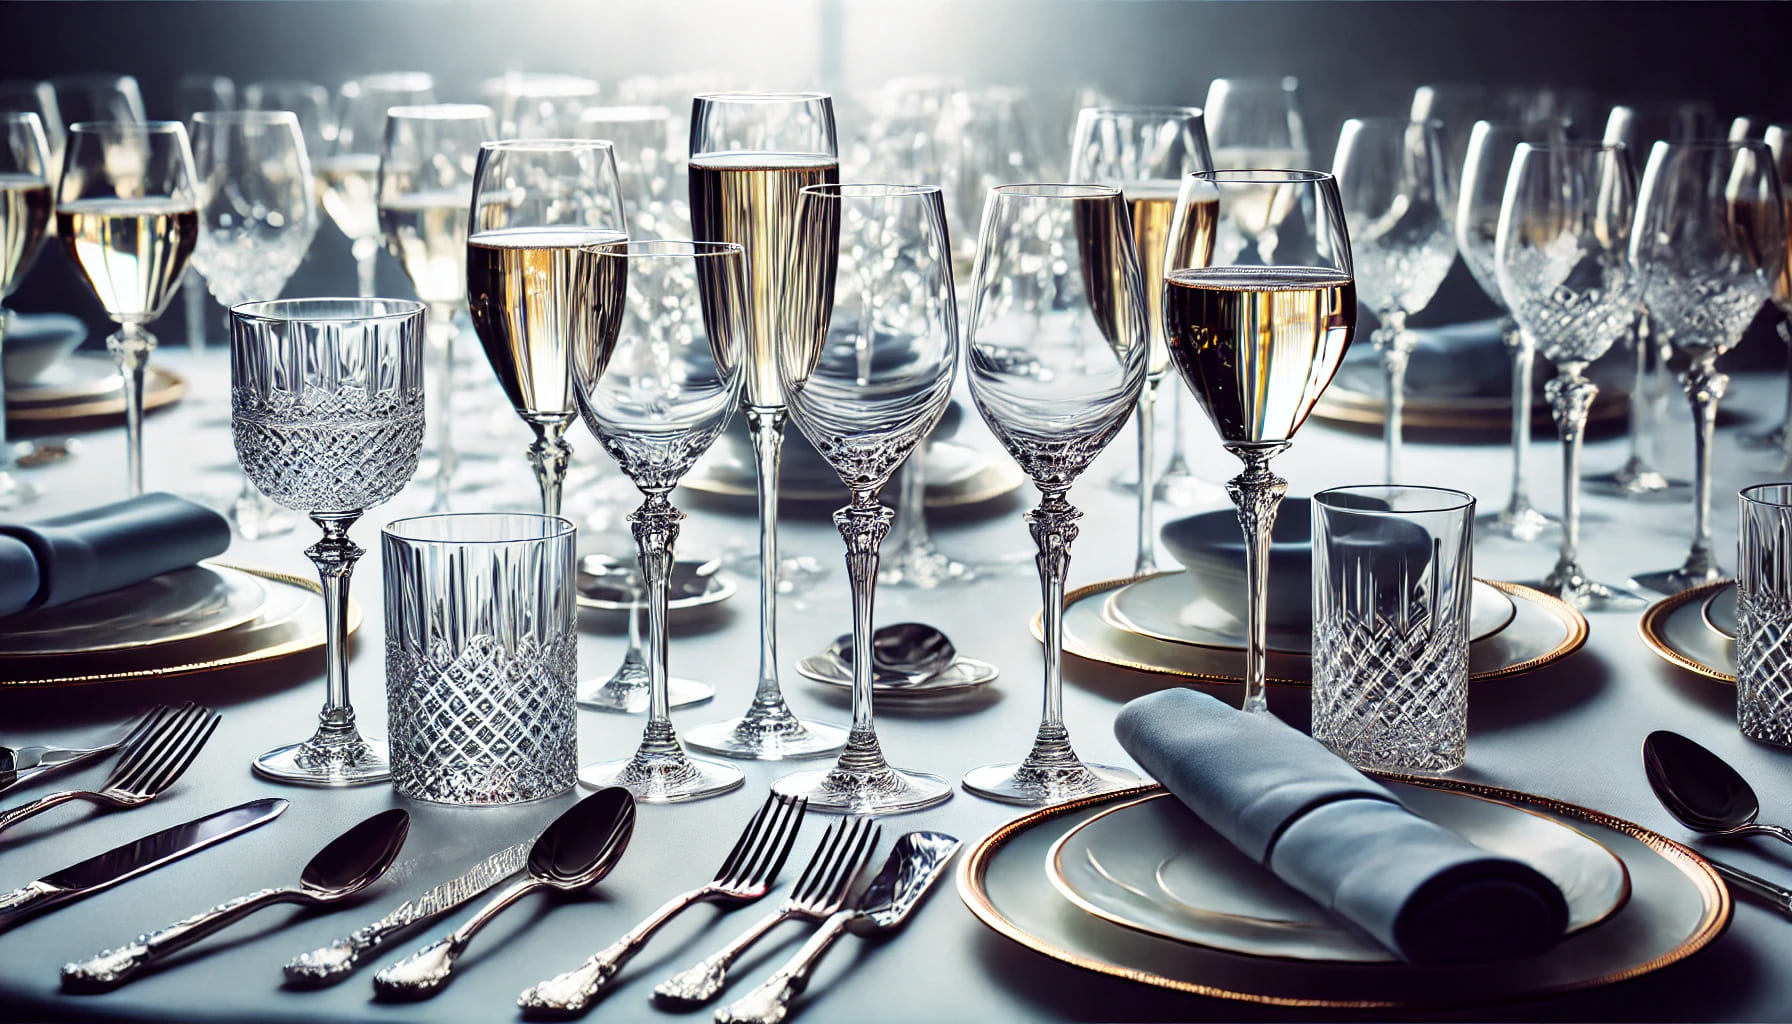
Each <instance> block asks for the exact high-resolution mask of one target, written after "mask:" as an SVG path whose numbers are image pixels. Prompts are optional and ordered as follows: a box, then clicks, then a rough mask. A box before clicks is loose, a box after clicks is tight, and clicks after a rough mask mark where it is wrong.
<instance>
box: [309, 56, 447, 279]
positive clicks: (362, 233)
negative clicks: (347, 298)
mask: <svg viewBox="0 0 1792 1024" xmlns="http://www.w3.org/2000/svg"><path fill="white" fill-rule="evenodd" d="M433 102H435V82H434V80H433V79H431V78H430V77H429V76H428V75H427V74H424V73H423V72H421V71H388V72H384V73H381V74H376V75H366V76H364V77H361V78H356V79H351V80H350V81H347V82H344V83H343V84H342V88H341V89H339V90H337V92H336V113H335V116H334V117H333V118H332V120H331V122H330V124H331V128H330V132H331V134H330V145H329V147H328V148H327V149H325V150H324V151H323V152H322V153H321V154H320V155H319V156H318V157H317V159H316V160H315V161H314V164H315V166H316V170H317V185H318V192H319V196H320V200H321V201H322V203H323V207H324V212H325V213H327V214H329V215H330V219H331V220H332V221H335V222H336V226H337V227H338V228H339V229H341V231H342V233H343V234H344V235H347V236H348V239H349V242H350V243H351V244H352V246H353V248H352V250H351V251H352V252H353V253H354V257H355V279H356V282H357V293H356V294H358V295H360V296H361V297H362V298H364V299H365V298H371V297H372V296H373V293H374V271H375V269H376V268H377V267H378V265H379V255H380V211H379V202H378V200H377V198H376V196H377V192H376V190H375V186H376V185H377V183H378V179H379V169H380V147H381V146H382V145H383V144H384V141H385V138H386V112H387V111H388V110H391V109H392V108H393V107H400V106H416V105H419V104H425V103H433Z"/></svg>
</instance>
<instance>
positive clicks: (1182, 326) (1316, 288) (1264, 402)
mask: <svg viewBox="0 0 1792 1024" xmlns="http://www.w3.org/2000/svg"><path fill="white" fill-rule="evenodd" d="M1265 232H1273V233H1274V235H1275V242H1274V244H1273V245H1271V246H1270V247H1268V248H1267V249H1266V248H1265V247H1264V243H1263V238H1262V235H1263V233H1265ZM1228 233H1236V238H1235V239H1234V240H1233V241H1230V242H1227V241H1226V240H1225V236H1226V235H1227V234H1228ZM1222 243H1223V244H1222ZM1265 254H1267V255H1268V256H1269V257H1270V258H1271V260H1272V262H1268V263H1264V262H1261V260H1262V258H1263V256H1264V255H1265ZM1165 270H1166V272H1167V273H1168V278H1167V280H1166V282H1165V287H1164V329H1165V330H1166V331H1167V332H1168V334H1169V338H1170V358H1171V360H1172V361H1174V362H1175V364H1176V369H1177V370H1178V371H1179V372H1180V373H1181V374H1182V381H1183V383H1184V384H1186V385H1187V386H1188V389H1189V391H1190V392H1191V393H1192V394H1193V395H1194V396H1195V399H1196V401H1198V402H1200V403H1201V408H1202V409H1204V410H1205V411H1206V413H1207V416H1208V418H1209V419H1210V420H1212V421H1213V426H1214V429H1215V430H1217V431H1218V432H1219V435H1220V443H1221V444H1223V445H1224V446H1225V448H1226V450H1227V451H1229V452H1231V453H1232V454H1233V455H1235V456H1237V457H1238V459H1239V460H1240V461H1242V462H1243V463H1244V471H1243V472H1242V473H1240V474H1239V475H1238V476H1236V477H1234V478H1233V479H1232V480H1231V482H1230V483H1229V484H1228V485H1227V490H1228V491H1229V492H1230V493H1231V495H1232V502H1233V504H1234V505H1236V506H1237V507H1238V522H1239V525H1240V527H1242V528H1243V530H1244V539H1245V552H1244V553H1245V558H1244V568H1245V579H1246V586H1247V587H1249V603H1248V604H1247V606H1246V610H1245V633H1246V637H1247V639H1246V647H1245V682H1244V709H1245V710H1246V711H1262V712H1267V711H1268V710H1269V702H1268V698H1267V697H1266V696H1265V695H1264V692H1263V684H1264V677H1265V667H1266V665H1265V659H1266V651H1267V649H1268V648H1267V643H1266V629H1267V620H1266V619H1265V617H1264V611H1265V608H1266V607H1267V604H1266V602H1267V600H1268V597H1267V595H1268V587H1269V560H1268V556H1269V535H1270V528H1271V527H1272V526H1273V525H1274V524H1275V517H1276V509H1277V507H1278V506H1279V505H1281V503H1282V496H1283V495H1284V494H1286V493H1287V492H1288V481H1286V480H1284V479H1282V478H1281V477H1279V476H1276V475H1275V474H1274V473H1273V472H1271V471H1270V468H1269V462H1270V460H1271V459H1272V458H1274V457H1275V456H1277V455H1279V454H1281V453H1282V452H1284V451H1287V450H1288V447H1289V446H1290V445H1291V444H1293V443H1294V433H1295V431H1297V430H1299V429H1300V425H1301V424H1302V423H1304V422H1306V419H1307V415H1308V414H1309V413H1311V412H1312V411H1313V406H1314V404H1315V403H1317V402H1318V401H1319V397H1320V395H1322V394H1323V393H1324V392H1325V389H1326V387H1327V386H1328V385H1330V384H1331V381H1332V377H1333V375H1335V374H1336V373H1337V372H1338V365H1339V364H1340V363H1341V362H1343V360H1344V353H1345V351H1346V350H1348V349H1349V347H1350V343H1351V340H1352V339H1353V338H1354V337H1355V334H1356V283H1355V280H1354V273H1355V271H1354V270H1353V265H1352V263H1351V253H1350V235H1349V232H1348V231H1347V230H1346V229H1345V226H1344V208H1343V201H1342V199H1340V198H1339V195H1338V183H1337V181H1336V179H1334V178H1333V177H1332V176H1331V175H1329V174H1324V173H1321V172H1318V171H1288V170H1218V171H1212V172H1206V173H1196V174H1191V175H1189V176H1188V178H1187V179H1185V180H1184V181H1183V184H1182V192H1181V194H1180V195H1179V196H1177V198H1176V216H1175V219H1174V220H1173V221H1172V222H1171V225H1170V247H1169V250H1168V256H1167V258H1166V262H1165Z"/></svg>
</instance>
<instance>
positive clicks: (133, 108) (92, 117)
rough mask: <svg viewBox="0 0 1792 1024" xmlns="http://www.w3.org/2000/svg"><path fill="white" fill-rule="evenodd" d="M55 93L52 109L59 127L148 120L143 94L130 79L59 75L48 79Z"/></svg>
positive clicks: (132, 79)
mask: <svg viewBox="0 0 1792 1024" xmlns="http://www.w3.org/2000/svg"><path fill="white" fill-rule="evenodd" d="M50 85H51V86H53V87H54V88H55V89H56V106H57V108H58V109H60V110H61V112H62V123H63V124H66V125H68V126H70V127H71V128H72V127H73V126H74V125H75V124H76V123H78V122H81V121H135V122H137V123H138V124H141V123H143V122H144V121H146V120H148V119H149V115H148V114H147V113H146V108H145V107H144V106H143V90H141V89H139V88H138V87H137V80H136V79H135V78H133V77H131V76H130V75H109V74H104V73H99V74H90V75H59V76H57V77H55V78H52V79H50Z"/></svg>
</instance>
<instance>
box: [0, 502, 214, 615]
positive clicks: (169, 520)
mask: <svg viewBox="0 0 1792 1024" xmlns="http://www.w3.org/2000/svg"><path fill="white" fill-rule="evenodd" d="M0 540H10V541H12V542H13V543H18V544H22V545H23V546H24V547H26V548H28V549H29V550H30V553H31V556H32V559H33V561H34V562H35V563H36V586H35V588H34V590H33V592H32V595H31V597H30V599H29V600H28V601H27V602H26V604H25V605H24V606H23V607H22V608H9V606H8V605H6V604H5V603H4V601H3V600H0V609H7V610H10V611H27V610H30V609H35V608H50V607H54V606H56V605H61V604H68V603H69V602H70V601H78V600H80V599H81V598H83V597H87V596H90V595H92V594H99V593H104V592H105V591H108V590H117V589H118V588H119V587H128V586H130V585H131V584H133V583H140V582H142V581H143V580H147V579H150V578H152V577H155V576H160V575H161V574H163V573H165V572H169V571H171V570H174V569H183V568H185V567H187V566H189V565H193V564H194V563H196V562H198V561H199V560H200V559H203V558H210V557H212V556H213V555H217V554H221V553H223V551H224V550H225V549H226V548H228V547H230V524H229V523H227V522H225V520H224V517H223V516H220V515H219V514H217V513H216V512H213V511H212V510H211V509H209V508H206V507H205V506H204V505H198V504H194V503H193V502H191V501H188V500H187V499H185V498H179V497H176V496H174V495H172V494H166V493H161V492H153V493H150V494H144V495H140V496H138V497H135V498H128V499H126V500H124V501H120V502H115V503H113V504H111V505H101V506H99V507H98V508H90V509H86V510H84V511H81V512H70V513H69V514H67V515H62V516H55V517H53V518H50V519H43V520H39V521H38V522H35V523H3V522H0ZM4 557H5V555H4V554H0V559H3V558H4ZM0 564H6V563H0ZM0 571H4V570H0ZM7 592H10V591H9V589H8V588H7V587H6V586H5V585H4V584H0V598H3V595H4V593H7Z"/></svg>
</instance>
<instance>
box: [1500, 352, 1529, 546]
mask: <svg viewBox="0 0 1792 1024" xmlns="http://www.w3.org/2000/svg"><path fill="white" fill-rule="evenodd" d="M1501 338H1502V340H1504V341H1505V343H1506V352H1507V353H1508V354H1509V355H1510V356H1511V358H1512V497H1511V499H1510V500H1509V501H1508V502H1507V503H1506V507H1507V508H1508V509H1510V510H1511V511H1512V512H1514V513H1516V512H1520V511H1522V510H1524V509H1527V508H1529V507H1530V506H1531V497H1530V495H1528V494H1526V493H1525V486H1524V464H1525V462H1526V461H1528V459H1529V457H1530V454H1531V374H1532V370H1533V369H1534V368H1535V367H1536V364H1537V358H1536V355H1537V348H1536V345H1535V344H1534V343H1532V341H1531V336H1530V335H1529V334H1526V333H1525V332H1524V329H1523V328H1521V327H1519V326H1518V321H1516V320H1514V319H1512V318H1511V317H1507V318H1506V319H1505V321H1504V323H1503V324H1501Z"/></svg>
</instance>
